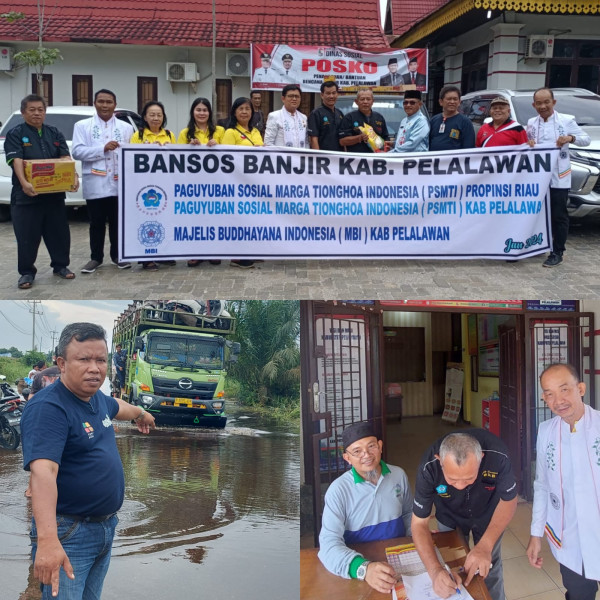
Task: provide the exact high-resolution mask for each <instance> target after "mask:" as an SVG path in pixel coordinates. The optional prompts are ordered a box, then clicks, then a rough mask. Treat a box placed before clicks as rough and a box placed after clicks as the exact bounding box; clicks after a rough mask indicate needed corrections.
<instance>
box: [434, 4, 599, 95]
mask: <svg viewBox="0 0 600 600" xmlns="http://www.w3.org/2000/svg"><path fill="white" fill-rule="evenodd" d="M599 22H600V19H599V18H598V17H595V16H576V15H537V14H522V13H514V12H511V11H505V12H504V16H503V17H500V18H498V19H494V20H490V21H489V22H488V23H486V24H485V25H482V26H480V27H478V28H476V29H473V30H470V31H468V32H465V34H463V35H460V36H457V37H455V38H452V39H451V40H446V41H445V42H442V43H440V44H439V45H437V46H435V47H434V48H432V50H431V52H430V61H431V63H432V64H433V63H435V62H436V61H438V60H439V59H440V58H444V59H445V63H444V65H445V83H452V84H456V85H460V83H461V81H462V68H461V66H462V55H463V53H464V52H466V51H468V50H473V49H475V48H478V47H480V46H484V45H486V44H489V62H488V84H487V88H508V89H527V88H533V89H535V88H537V87H541V86H543V85H544V84H545V80H546V65H547V63H546V62H543V61H538V60H527V61H526V60H525V59H524V56H525V46H526V40H527V36H529V35H547V34H553V35H554V36H555V39H560V38H563V39H582V40H598V39H600V30H599V29H598V23H599Z"/></svg>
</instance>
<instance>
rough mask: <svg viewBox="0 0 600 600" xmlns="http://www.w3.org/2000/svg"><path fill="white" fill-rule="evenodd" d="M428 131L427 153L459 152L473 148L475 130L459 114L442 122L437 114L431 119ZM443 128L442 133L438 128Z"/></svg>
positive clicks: (467, 120) (469, 122) (441, 117)
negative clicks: (462, 149)
mask: <svg viewBox="0 0 600 600" xmlns="http://www.w3.org/2000/svg"><path fill="white" fill-rule="evenodd" d="M429 124H430V129H429V151H430V152H431V151H434V152H437V151H439V150H460V149H461V148H475V130H474V129H473V123H471V121H469V119H468V118H467V117H465V115H462V114H460V113H458V114H456V115H454V116H452V117H448V118H447V119H446V120H444V115H443V114H442V113H439V114H437V115H434V116H433V117H431V121H430V123H429ZM442 124H443V125H444V126H443V130H444V131H442V132H440V127H441V126H442Z"/></svg>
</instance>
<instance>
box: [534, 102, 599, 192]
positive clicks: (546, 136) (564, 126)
mask: <svg viewBox="0 0 600 600" xmlns="http://www.w3.org/2000/svg"><path fill="white" fill-rule="evenodd" d="M561 135H574V136H575V145H576V146H589V145H590V141H591V140H590V136H589V135H588V134H587V133H585V132H584V131H583V130H582V129H581V127H579V125H577V121H575V117H574V116H572V115H565V114H562V113H558V112H556V111H553V113H552V114H551V115H550V116H549V117H548V120H547V121H544V119H542V117H540V116H537V117H533V118H531V119H529V121H528V122H527V138H528V139H530V140H534V141H535V143H536V144H540V145H541V144H546V145H550V146H556V140H557V139H558V138H559V137H560V136H561ZM550 187H552V188H563V189H564V188H567V189H568V188H570V187H571V160H570V158H569V144H564V145H563V146H562V147H561V148H560V153H559V157H558V163H557V164H556V166H555V168H554V169H552V180H551V182H550Z"/></svg>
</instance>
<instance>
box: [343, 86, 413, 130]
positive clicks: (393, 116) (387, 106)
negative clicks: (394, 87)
mask: <svg viewBox="0 0 600 600" xmlns="http://www.w3.org/2000/svg"><path fill="white" fill-rule="evenodd" d="M403 99H404V98H402V96H399V97H398V98H375V102H373V110H374V111H375V112H378V113H380V114H382V115H383V118H384V119H385V123H386V125H387V128H388V132H389V134H390V135H391V136H395V135H396V133H397V131H398V127H400V122H401V121H402V119H404V117H406V113H405V112H404V108H402V100H403ZM336 106H337V108H339V109H340V110H341V111H342V112H343V113H344V114H347V113H349V112H350V111H352V110H358V106H356V103H355V102H354V98H351V97H348V96H345V97H342V98H339V100H338V101H337V103H336Z"/></svg>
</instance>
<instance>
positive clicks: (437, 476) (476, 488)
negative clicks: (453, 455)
mask: <svg viewBox="0 0 600 600" xmlns="http://www.w3.org/2000/svg"><path fill="white" fill-rule="evenodd" d="M460 433H468V434H469V435H471V436H473V437H474V438H476V439H477V440H478V441H479V443H480V444H481V448H482V450H483V458H482V459H481V464H480V465H479V473H478V474H477V479H476V480H475V482H474V483H472V484H471V485H469V486H467V487H466V488H465V489H464V490H457V489H456V488H454V487H452V486H451V485H450V484H448V482H447V481H446V480H445V479H444V473H443V472H442V467H441V466H440V461H439V460H438V459H437V458H435V455H436V454H439V451H440V444H441V442H442V440H443V439H444V438H441V439H439V440H438V441H437V442H435V443H434V444H433V445H432V446H430V448H429V450H427V452H426V453H425V455H424V456H423V461H422V462H421V465H420V466H419V470H418V471H417V482H416V485H415V499H414V504H413V513H414V514H415V515H416V516H417V517H420V518H421V519H426V518H427V517H428V516H429V515H430V514H431V509H432V507H433V505H434V504H435V515H436V518H437V520H438V521H439V522H440V523H443V524H444V525H446V526H448V527H453V528H456V527H459V528H460V529H462V530H463V531H470V530H473V532H474V535H475V533H478V536H476V537H481V535H482V534H483V532H484V531H485V530H486V529H487V526H488V524H489V522H490V520H491V518H492V515H493V514H494V510H496V506H497V505H498V502H499V501H500V500H501V499H502V500H512V499H513V498H514V497H515V496H516V495H517V483H516V480H515V476H514V474H513V471H512V466H511V464H510V459H509V457H508V449H507V448H506V446H505V445H504V443H503V442H502V440H501V439H500V438H498V437H496V436H495V435H494V434H492V433H490V432H489V431H486V430H485V429H469V430H465V431H462V432H460ZM444 437H446V436H444Z"/></svg>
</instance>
